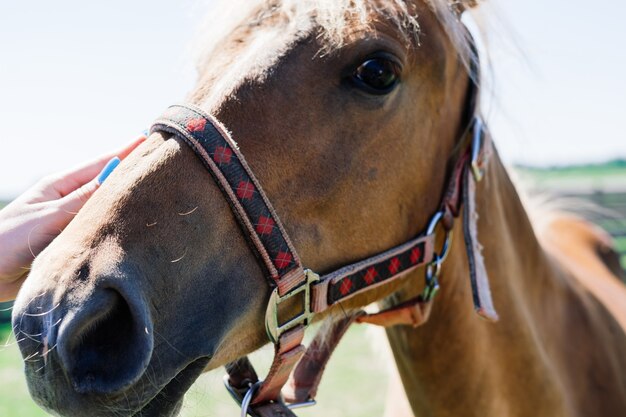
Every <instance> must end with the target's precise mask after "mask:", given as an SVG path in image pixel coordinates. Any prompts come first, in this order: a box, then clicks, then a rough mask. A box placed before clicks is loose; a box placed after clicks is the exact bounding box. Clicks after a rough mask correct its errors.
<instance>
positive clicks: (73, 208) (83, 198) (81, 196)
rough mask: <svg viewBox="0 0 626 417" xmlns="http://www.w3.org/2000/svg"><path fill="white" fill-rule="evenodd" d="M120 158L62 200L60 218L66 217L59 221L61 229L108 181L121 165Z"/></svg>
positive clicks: (110, 161)
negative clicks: (105, 181)
mask: <svg viewBox="0 0 626 417" xmlns="http://www.w3.org/2000/svg"><path fill="white" fill-rule="evenodd" d="M119 163H120V158H118V157H117V156H116V157H113V158H112V159H111V160H109V161H108V162H107V164H106V165H105V166H104V167H103V168H102V170H101V171H100V173H99V174H98V176H97V177H96V178H93V179H92V180H91V181H89V182H88V183H87V184H83V185H82V186H80V187H79V188H77V189H76V190H74V191H72V192H71V193H69V194H68V195H66V196H65V197H63V198H62V199H61V207H60V208H61V212H60V214H59V215H60V216H65V217H64V218H62V219H59V222H60V226H61V228H64V227H65V226H66V225H67V224H68V223H69V222H70V221H71V220H72V218H73V217H74V216H75V215H76V214H77V213H78V211H79V210H80V209H81V208H82V207H83V206H84V205H85V203H86V202H87V200H89V198H90V197H91V196H92V195H93V193H94V192H95V191H96V190H97V189H98V187H100V185H101V184H102V183H103V182H104V180H106V179H107V177H108V176H109V175H111V173H112V172H113V170H114V169H115V168H116V167H117V166H118V165H119Z"/></svg>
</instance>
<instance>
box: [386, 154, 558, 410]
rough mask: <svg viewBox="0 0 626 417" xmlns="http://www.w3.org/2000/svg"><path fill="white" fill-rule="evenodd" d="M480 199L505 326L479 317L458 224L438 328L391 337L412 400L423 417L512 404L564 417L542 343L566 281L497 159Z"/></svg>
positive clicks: (395, 331) (393, 332)
mask: <svg viewBox="0 0 626 417" xmlns="http://www.w3.org/2000/svg"><path fill="white" fill-rule="evenodd" d="M476 198H477V200H476V203H477V210H478V215H479V221H478V236H479V240H480V242H481V244H482V246H483V248H484V249H483V255H484V258H485V264H486V268H487V272H488V275H489V278H490V283H491V290H492V294H493V297H494V303H495V307H496V309H497V311H498V313H499V316H500V322H499V323H498V324H493V323H489V322H486V321H484V320H482V319H480V318H479V317H478V316H477V315H476V314H474V312H473V304H472V294H471V288H470V283H469V272H468V266H467V260H466V256H465V248H464V243H463V230H462V228H461V225H460V224H457V225H456V228H455V231H454V236H455V240H454V243H453V247H452V252H451V253H450V256H449V257H448V259H447V260H446V262H445V264H444V267H443V269H442V274H441V278H440V283H441V291H440V292H439V294H438V295H437V297H436V298H435V301H434V306H433V311H432V315H431V318H430V320H429V321H428V322H427V323H426V324H425V325H424V326H422V327H421V328H418V329H410V328H407V327H400V326H398V327H394V328H390V329H388V331H387V333H388V337H389V341H390V344H391V347H392V350H393V352H394V356H395V358H396V362H397V364H398V369H399V371H400V375H401V377H402V380H403V383H404V386H405V388H406V391H407V395H408V397H409V401H410V403H411V405H412V407H413V410H414V411H415V413H416V415H419V416H428V415H436V416H448V415H450V416H452V415H456V416H458V415H465V416H470V415H475V414H476V415H509V413H508V411H507V410H508V409H509V408H510V407H511V406H512V404H511V399H512V398H514V399H517V400H518V401H515V402H517V404H513V405H514V406H515V407H516V415H533V414H534V410H531V409H528V410H527V412H524V410H525V409H526V408H529V407H530V406H531V405H536V404H537V402H536V400H539V401H542V402H543V403H544V404H549V406H548V408H552V409H554V410H555V411H557V410H558V409H559V407H561V406H560V405H559V404H562V401H561V399H560V398H559V396H560V391H559V389H558V383H557V382H556V381H552V378H553V377H552V376H551V375H553V372H550V364H549V363H548V361H547V359H546V347H545V346H542V345H541V342H540V341H541V340H545V338H544V336H546V332H547V331H548V329H547V328H542V327H541V323H543V322H545V320H542V312H545V308H544V307H545V305H546V304H547V303H548V301H549V299H550V296H551V295H552V294H553V293H554V292H555V291H556V287H557V286H558V282H559V280H560V278H559V272H558V271H557V270H556V269H554V266H553V264H552V263H551V262H550V261H549V259H548V258H547V256H546V255H545V254H544V252H543V250H542V248H541V246H540V245H539V243H538V241H537V239H536V237H535V234H534V232H533V228H532V225H531V223H530V221H529V219H528V216H527V215H526V212H525V210H524V207H523V206H522V204H521V202H520V199H519V197H518V195H517V192H516V190H515V187H514V186H513V184H512V183H511V181H510V179H509V177H508V175H507V172H506V170H505V169H504V167H503V165H502V163H501V161H500V160H499V158H498V157H497V155H494V158H493V159H492V161H491V164H490V166H489V168H488V173H487V176H486V178H485V180H484V181H483V182H482V183H480V184H479V186H478V190H477V197H476ZM457 223H460V222H457ZM399 295H400V296H401V297H405V296H409V295H412V294H409V291H407V292H406V293H404V294H399ZM544 319H545V318H544ZM511 375H515V378H511ZM508 390H510V391H508ZM505 392H506V393H507V394H508V395H506V396H503V393H505ZM503 397H506V398H507V400H506V401H505V400H504V399H503ZM528 398H534V401H528V400H527V399H528ZM554 415H557V414H554Z"/></svg>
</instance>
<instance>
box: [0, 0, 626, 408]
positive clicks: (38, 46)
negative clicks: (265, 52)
mask: <svg viewBox="0 0 626 417" xmlns="http://www.w3.org/2000/svg"><path fill="white" fill-rule="evenodd" d="M211 6H212V2H211V1H210V0H179V1H177V2H171V1H164V0H150V1H148V0H135V1H132V2H128V1H120V0H111V1H108V2H83V1H78V0H59V1H56V2H47V1H41V0H35V1H31V2H8V1H5V2H1V3H0V126H1V130H0V206H2V205H3V204H5V203H6V202H8V201H10V200H11V199H12V198H14V197H16V196H17V195H19V193H21V192H22V191H24V190H25V189H26V188H27V187H28V186H30V185H32V184H33V183H34V182H36V181H37V180H38V179H39V178H41V177H42V176H44V175H46V174H49V173H54V172H56V171H59V170H62V169H64V168H66V167H68V166H71V165H75V164H79V163H81V162H82V161H84V160H87V159H90V158H92V157H94V156H97V155H99V154H101V153H104V152H106V151H109V150H111V149H114V148H116V147H118V146H120V145H122V144H124V143H126V142H127V141H129V140H130V139H132V138H133V137H134V136H136V135H137V134H138V133H139V132H141V131H142V130H144V129H146V128H147V127H149V125H150V122H151V121H152V120H153V119H154V118H155V117H156V116H158V115H159V114H160V113H161V112H162V110H163V109H165V108H166V107H167V106H168V105H169V104H171V103H174V102H178V101H181V100H183V99H184V97H185V95H186V93H187V92H188V91H189V90H190V88H191V87H192V86H193V84H194V80H195V69H194V61H193V58H194V56H195V55H196V54H197V53H198V52H199V51H197V50H194V42H193V40H194V39H195V38H196V35H197V34H198V32H199V31H200V30H201V25H202V24H210V20H209V21H206V20H205V16H206V13H207V12H208V11H209V10H210V9H211ZM625 14H626V3H624V2H619V1H617V0H596V1H595V2H593V3H590V2H588V1H586V2H583V1H582V0H569V1H565V0H553V1H550V2H545V1H541V0H525V1H512V0H506V1H504V0H487V1H486V2H485V4H483V6H481V13H480V16H479V17H477V20H478V21H480V22H481V24H482V25H483V26H484V28H485V35H486V36H485V39H484V44H485V45H486V47H487V49H488V51H489V56H490V69H489V70H487V73H486V77H485V78H486V80H487V86H486V87H487V88H486V89H485V91H486V92H485V94H484V101H485V102H484V112H485V114H486V116H487V118H488V120H489V124H490V126H491V130H492V132H493V135H494V137H495V140H496V144H497V146H498V149H499V151H500V153H501V155H502V157H503V158H504V160H505V161H506V162H507V163H509V164H510V165H513V166H515V167H516V170H517V172H518V173H519V176H520V177H521V178H522V180H523V181H524V182H525V183H526V184H527V186H528V187H529V188H532V189H541V190H549V192H551V193H554V194H559V195H566V196H575V197H577V198H580V197H582V198H584V199H589V200H591V201H594V202H595V203H598V204H600V205H602V206H604V207H607V208H609V209H610V210H611V213H612V214H611V215H609V216H602V218H598V219H597V220H598V221H599V222H600V223H601V224H602V225H603V226H604V227H605V228H607V229H608V230H609V231H610V232H611V233H612V234H613V235H614V236H615V239H616V244H617V246H618V248H619V250H621V251H622V252H626V222H624V220H623V218H624V217H626V134H625V133H624V129H623V126H622V125H623V122H624V120H625V119H626V101H625V100H626V77H624V74H626V48H624V47H623V44H624V41H625V40H626V26H625V25H624V24H623V16H624V15H625ZM216 19H219V17H216ZM200 52H201V51H200ZM622 262H623V264H624V265H626V257H623V258H622ZM0 308H3V310H4V311H0V322H2V321H3V320H4V321H5V323H6V318H7V317H8V315H9V314H10V313H9V311H8V308H9V307H8V306H0ZM9 330H10V327H9V326H8V325H7V324H1V323H0V337H3V339H4V340H5V341H6V346H4V347H0V416H8V417H13V416H20V417H22V416H24V417H34V416H45V415H46V414H45V413H44V412H43V411H41V410H39V409H38V408H37V407H36V406H35V405H34V404H32V402H30V399H29V396H28V393H27V391H26V387H25V384H24V380H23V375H22V371H21V362H20V359H19V355H18V353H17V349H16V347H15V346H14V341H13V339H12V338H11V337H10V335H9V333H10V332H9ZM366 337H368V336H367V335H365V332H364V331H363V330H362V329H358V330H355V331H353V332H352V333H351V334H350V337H349V338H348V339H347V340H346V341H345V342H344V343H343V344H342V346H341V348H340V351H339V352H338V354H337V355H336V356H335V357H334V358H333V362H332V363H331V366H330V372H329V373H328V375H327V376H326V380H327V381H328V384H322V385H323V386H322V391H321V393H320V402H321V404H322V406H321V407H323V410H320V408H317V409H316V410H313V411H305V412H302V413H301V415H303V416H307V415H311V416H312V415H313V413H315V412H317V413H319V412H320V411H323V412H324V415H327V416H335V415H336V416H345V415H350V416H363V417H369V416H378V415H381V412H382V407H383V400H384V389H382V388H381V387H383V386H384V385H382V384H381V381H384V380H385V378H386V376H385V371H384V370H385V366H386V364H385V363H384V361H382V360H380V359H379V358H380V356H381V355H380V354H379V353H378V354H377V353H376V352H374V350H372V349H371V348H368V347H367V346H368V344H367V343H363V339H364V338H366ZM364 346H365V348H364ZM258 356H259V357H260V360H261V361H267V360H268V359H269V356H271V355H270V353H268V351H261V352H260V353H259V355H258ZM371 358H376V359H375V360H372V359H371ZM220 379H221V374H220V373H219V372H218V373H214V374H210V375H207V376H203V377H202V378H201V379H200V381H199V382H198V383H197V384H196V385H195V386H194V388H193V389H192V390H191V392H190V395H189V399H188V401H187V403H186V406H185V409H184V411H183V415H184V416H187V417H198V416H214V415H219V416H222V415H227V414H228V413H230V414H232V415H235V414H234V413H235V412H236V409H235V406H234V403H233V404H231V400H230V399H228V398H227V397H226V395H225V394H224V392H223V390H222V389H221V387H218V386H219V385H220V384H221V382H220ZM345 387H349V388H345ZM338 392H341V393H342V394H341V395H337V393H338ZM346 397H348V398H359V399H360V400H359V401H358V402H356V403H358V404H355V401H349V402H346V401H342V398H346Z"/></svg>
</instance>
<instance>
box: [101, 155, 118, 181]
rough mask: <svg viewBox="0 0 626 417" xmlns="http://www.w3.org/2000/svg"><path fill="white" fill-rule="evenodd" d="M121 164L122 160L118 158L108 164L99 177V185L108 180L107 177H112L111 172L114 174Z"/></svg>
mask: <svg viewBox="0 0 626 417" xmlns="http://www.w3.org/2000/svg"><path fill="white" fill-rule="evenodd" d="M120 162H121V161H120V158H118V157H117V156H116V157H115V158H113V159H111V160H110V161H109V162H107V164H106V166H105V167H104V168H103V169H102V171H100V174H99V175H98V184H102V183H103V182H104V180H106V179H107V177H108V176H109V175H111V172H113V170H114V169H115V168H116V167H117V166H118V165H119V164H120Z"/></svg>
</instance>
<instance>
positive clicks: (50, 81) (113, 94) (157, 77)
mask: <svg viewBox="0 0 626 417" xmlns="http://www.w3.org/2000/svg"><path fill="white" fill-rule="evenodd" d="M211 3H212V2H211V0H178V1H176V2H173V1H164V0H134V1H121V0H110V1H107V2H85V1H78V0H58V1H54V2H50V1H43V0H33V1H29V2H17V1H14V2H9V1H4V2H1V3H0V199H8V198H12V197H15V196H16V195H18V194H19V193H20V192H22V191H24V190H25V189H26V188H27V187H28V186H30V185H32V184H33V183H34V182H36V181H37V180H38V179H39V178H41V177H42V176H44V175H46V174H51V173H54V172H57V171H61V170H64V169H65V168H67V167H70V166H73V165H76V164H79V163H81V162H82V161H85V160H88V159H90V158H93V157H95V156H97V155H99V154H101V153H105V152H107V151H109V150H112V149H115V148H117V147H118V146H121V145H123V144H124V143H126V142H128V141H130V140H131V139H132V138H133V137H135V136H136V135H137V134H139V132H141V131H142V130H144V129H146V128H147V127H149V125H150V122H151V121H152V120H154V119H155V118H156V117H157V116H158V115H159V114H160V113H161V112H162V111H163V110H164V109H165V108H166V107H167V106H168V105H169V104H172V103H175V102H180V101H182V100H183V99H184V97H185V95H186V93H187V92H188V91H189V90H190V89H191V88H192V87H193V85H194V81H195V69H194V65H193V59H192V55H193V54H192V41H193V39H195V37H196V35H197V33H198V31H199V30H200V28H201V24H207V20H206V19H205V15H206V13H207V12H210V10H211ZM481 7H482V8H483V9H484V10H483V13H482V14H483V15H484V21H485V22H486V33H487V37H486V39H485V44H486V45H487V49H488V50H489V56H490V61H491V68H492V69H491V70H490V71H489V74H488V79H489V80H490V82H489V85H488V87H487V88H486V93H485V97H486V102H485V104H484V112H485V113H486V115H487V116H488V121H489V124H490V127H491V130H492V132H493V135H494V138H495V141H496V144H497V146H498V149H499V151H500V153H501V155H502V157H503V158H504V160H505V161H506V162H507V163H523V164H531V165H564V164H570V163H584V162H597V161H602V160H606V159H612V158H617V157H626V134H625V133H624V130H623V129H622V122H623V121H624V120H625V118H626V79H625V78H624V76H625V74H626V47H624V42H625V41H626V25H624V24H623V16H624V15H626V2H622V1H618V0H596V1H594V2H588V1H585V2H583V1H582V0H568V1H565V0H551V1H549V2H547V1H545V0H524V1H521V0H518V1H516V0H486V1H485V2H484V4H483V6H481ZM217 18H219V17H217ZM208 22H209V23H208V24H210V20H209V21H208Z"/></svg>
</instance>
